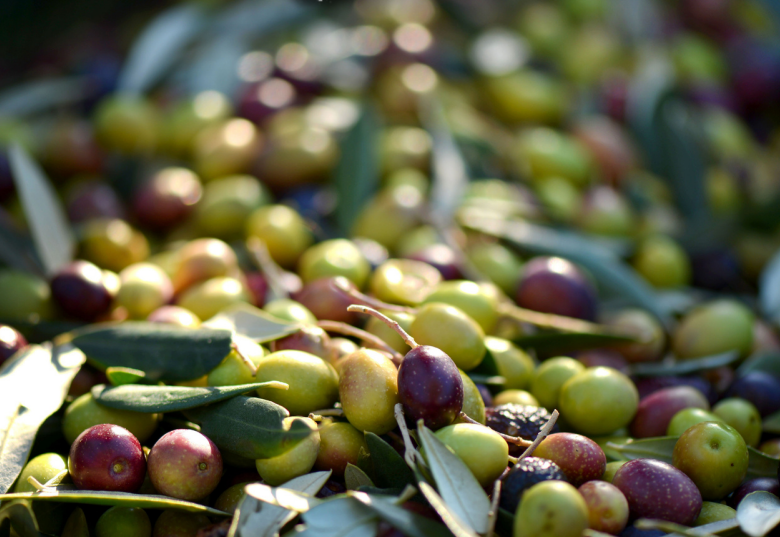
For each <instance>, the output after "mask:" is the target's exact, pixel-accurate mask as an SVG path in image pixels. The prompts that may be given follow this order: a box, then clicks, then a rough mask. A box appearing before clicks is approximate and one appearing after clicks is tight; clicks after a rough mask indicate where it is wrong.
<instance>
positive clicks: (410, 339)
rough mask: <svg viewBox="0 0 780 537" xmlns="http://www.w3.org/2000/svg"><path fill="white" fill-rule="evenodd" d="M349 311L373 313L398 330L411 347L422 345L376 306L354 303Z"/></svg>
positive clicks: (373, 315) (372, 314)
mask: <svg viewBox="0 0 780 537" xmlns="http://www.w3.org/2000/svg"><path fill="white" fill-rule="evenodd" d="M347 311H356V312H358V313H365V314H367V315H371V316H372V317H376V318H377V319H379V320H380V321H382V322H383V323H385V324H386V325H387V326H389V327H390V328H392V329H393V330H395V331H396V332H398V335H399V336H401V338H403V340H404V342H405V343H406V344H407V345H409V346H410V347H411V348H413V349H416V348H417V347H419V346H420V345H418V344H417V342H416V341H415V340H414V338H413V337H412V336H410V335H409V334H407V333H406V330H404V329H403V328H401V325H400V324H398V322H396V321H394V320H392V319H391V318H390V317H388V316H387V315H383V314H381V313H379V312H378V311H377V310H375V309H374V308H370V307H368V306H362V305H359V304H352V305H351V306H349V307H348V308H347Z"/></svg>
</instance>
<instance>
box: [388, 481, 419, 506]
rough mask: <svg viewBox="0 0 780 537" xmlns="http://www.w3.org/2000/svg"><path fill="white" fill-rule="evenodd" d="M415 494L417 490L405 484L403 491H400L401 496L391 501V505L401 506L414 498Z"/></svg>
mask: <svg viewBox="0 0 780 537" xmlns="http://www.w3.org/2000/svg"><path fill="white" fill-rule="evenodd" d="M416 494H417V489H416V488H415V487H413V486H412V485H409V484H407V485H406V486H405V487H404V489H403V490H402V491H401V494H400V495H399V496H398V498H396V499H395V500H393V503H394V504H396V505H402V504H404V503H406V502H407V501H409V500H411V499H412V498H414V496H415V495H416Z"/></svg>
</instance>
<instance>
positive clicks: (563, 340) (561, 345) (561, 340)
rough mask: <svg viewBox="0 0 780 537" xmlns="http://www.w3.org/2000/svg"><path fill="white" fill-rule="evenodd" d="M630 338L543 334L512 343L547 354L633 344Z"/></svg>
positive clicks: (610, 335) (613, 335) (559, 333)
mask: <svg viewBox="0 0 780 537" xmlns="http://www.w3.org/2000/svg"><path fill="white" fill-rule="evenodd" d="M631 341H632V339H631V338H630V337H628V336H622V335H618V334H607V333H602V334H592V333H587V332H541V333H538V334H532V335H528V336H522V337H519V338H517V339H515V340H513V341H512V343H514V344H515V345H517V346H518V347H520V348H522V349H536V350H538V351H545V352H567V351H572V350H585V349H597V348H601V347H609V346H611V345H621V344H623V345H624V344H626V343H627V342H631Z"/></svg>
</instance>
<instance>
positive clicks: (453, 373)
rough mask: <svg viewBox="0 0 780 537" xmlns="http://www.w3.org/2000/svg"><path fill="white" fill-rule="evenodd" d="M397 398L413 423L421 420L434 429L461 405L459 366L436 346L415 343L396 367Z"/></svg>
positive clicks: (452, 415)
mask: <svg viewBox="0 0 780 537" xmlns="http://www.w3.org/2000/svg"><path fill="white" fill-rule="evenodd" d="M398 399H399V400H400V401H401V403H402V404H403V406H404V411H405V412H406V416H407V418H409V419H410V420H412V421H413V422H414V423H416V422H417V420H423V421H424V422H425V425H426V427H430V428H431V429H434V430H435V429H440V428H442V427H444V426H446V425H449V424H450V423H452V422H453V420H454V419H455V418H456V417H457V415H458V413H459V412H460V411H461V409H462V408H463V380H462V379H461V377H460V372H459V371H458V367H457V366H456V365H455V362H453V361H452V358H450V357H449V356H447V354H445V353H444V352H443V351H442V350H440V349H437V348H436V347H431V346H429V345H420V346H418V347H415V348H414V349H412V350H410V351H409V352H408V353H406V356H405V357H404V360H403V362H401V367H400V368H399V369H398Z"/></svg>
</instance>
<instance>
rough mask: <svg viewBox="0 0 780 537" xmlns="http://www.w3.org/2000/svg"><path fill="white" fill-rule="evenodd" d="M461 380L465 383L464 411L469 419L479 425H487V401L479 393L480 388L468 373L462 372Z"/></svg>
mask: <svg viewBox="0 0 780 537" xmlns="http://www.w3.org/2000/svg"><path fill="white" fill-rule="evenodd" d="M458 371H459V372H460V378H461V380H462V381H463V408H462V411H463V413H464V414H466V415H467V416H468V417H469V418H471V419H473V420H474V421H478V422H479V423H482V424H484V423H485V419H486V418H485V401H484V400H483V399H482V394H481V393H479V388H477V385H476V384H474V381H473V380H471V377H469V376H468V375H467V374H466V373H464V372H463V371H461V370H458Z"/></svg>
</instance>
